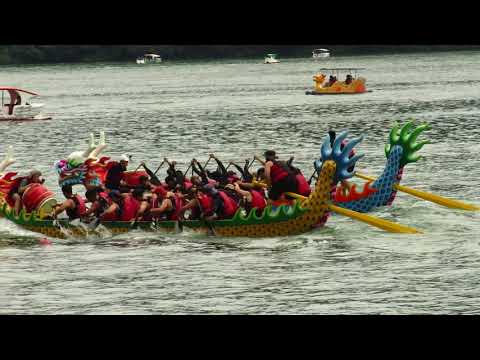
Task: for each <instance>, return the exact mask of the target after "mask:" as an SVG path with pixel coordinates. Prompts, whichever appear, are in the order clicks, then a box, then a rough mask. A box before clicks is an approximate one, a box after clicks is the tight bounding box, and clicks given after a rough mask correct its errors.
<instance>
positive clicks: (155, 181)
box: [140, 161, 162, 186]
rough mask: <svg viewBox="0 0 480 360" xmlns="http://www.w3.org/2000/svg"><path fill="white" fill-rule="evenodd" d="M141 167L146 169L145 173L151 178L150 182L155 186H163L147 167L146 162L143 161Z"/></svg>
mask: <svg viewBox="0 0 480 360" xmlns="http://www.w3.org/2000/svg"><path fill="white" fill-rule="evenodd" d="M140 165H141V166H142V167H143V168H144V169H145V172H146V173H147V174H148V176H150V182H151V183H152V184H153V185H155V186H159V185H161V184H162V183H161V181H160V179H159V178H158V177H157V175H155V174H154V173H153V171H152V170H150V169H149V168H148V167H147V165H146V164H145V161H142V162H141V163H140Z"/></svg>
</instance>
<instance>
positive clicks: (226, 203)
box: [218, 190, 238, 219]
mask: <svg viewBox="0 0 480 360" xmlns="http://www.w3.org/2000/svg"><path fill="white" fill-rule="evenodd" d="M218 195H219V196H220V197H221V198H222V200H223V214H222V218H225V219H228V218H231V217H233V215H235V213H236V212H237V210H238V204H237V203H236V202H235V200H233V199H232V198H231V197H230V196H228V195H227V193H226V192H225V191H222V190H219V191H218Z"/></svg>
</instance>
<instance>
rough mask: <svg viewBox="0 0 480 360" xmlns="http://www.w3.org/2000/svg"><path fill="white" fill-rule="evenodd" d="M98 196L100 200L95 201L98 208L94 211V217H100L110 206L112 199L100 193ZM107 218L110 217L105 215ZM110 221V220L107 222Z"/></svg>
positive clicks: (104, 193)
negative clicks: (98, 205) (98, 204)
mask: <svg viewBox="0 0 480 360" xmlns="http://www.w3.org/2000/svg"><path fill="white" fill-rule="evenodd" d="M98 196H99V197H100V199H98V200H97V201H98V202H99V203H100V207H99V208H98V209H97V210H96V211H95V215H96V216H100V214H101V213H102V212H104V211H105V210H106V209H108V207H109V206H110V205H112V199H110V197H109V196H108V194H107V193H106V192H103V191H102V192H100V193H98ZM107 217H110V215H107ZM108 221H110V220H108Z"/></svg>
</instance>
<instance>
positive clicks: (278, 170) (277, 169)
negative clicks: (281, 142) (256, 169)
mask: <svg viewBox="0 0 480 360" xmlns="http://www.w3.org/2000/svg"><path fill="white" fill-rule="evenodd" d="M288 175H290V172H289V170H288V169H287V167H286V166H283V165H281V164H279V163H278V162H277V161H274V162H273V165H272V167H271V168H270V178H271V179H272V184H273V183H276V182H280V181H282V180H283V179H285V178H286V177H287V176H288Z"/></svg>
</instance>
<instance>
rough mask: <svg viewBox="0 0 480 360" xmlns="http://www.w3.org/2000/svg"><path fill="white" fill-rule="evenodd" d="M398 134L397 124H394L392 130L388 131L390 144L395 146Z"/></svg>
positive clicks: (398, 137)
mask: <svg viewBox="0 0 480 360" xmlns="http://www.w3.org/2000/svg"><path fill="white" fill-rule="evenodd" d="M398 132H399V131H398V123H397V122H395V125H393V128H392V130H390V135H389V138H390V142H391V143H394V144H395V143H397V142H398V140H399V139H400V136H399V134H398Z"/></svg>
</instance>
